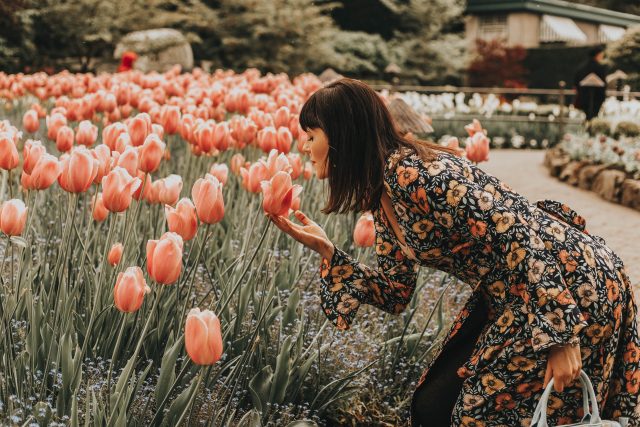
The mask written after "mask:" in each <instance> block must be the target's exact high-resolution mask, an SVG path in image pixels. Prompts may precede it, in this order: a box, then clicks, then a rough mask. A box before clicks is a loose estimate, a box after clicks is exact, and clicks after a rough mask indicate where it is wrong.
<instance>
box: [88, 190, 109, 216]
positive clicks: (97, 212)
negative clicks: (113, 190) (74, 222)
mask: <svg viewBox="0 0 640 427" xmlns="http://www.w3.org/2000/svg"><path fill="white" fill-rule="evenodd" d="M91 203H92V204H93V212H92V215H93V219H94V220H96V221H97V222H102V221H104V220H105V219H107V216H108V215H109V210H108V209H107V208H106V207H105V206H104V201H103V200H102V193H98V195H97V196H93V198H92V200H91Z"/></svg>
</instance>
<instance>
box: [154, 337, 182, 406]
mask: <svg viewBox="0 0 640 427" xmlns="http://www.w3.org/2000/svg"><path fill="white" fill-rule="evenodd" d="M183 339H184V335H181V336H180V338H179V339H178V340H177V341H176V342H175V343H174V344H173V345H172V346H171V347H169V345H171V344H170V343H171V342H172V341H173V332H172V333H171V335H169V340H168V341H167V350H166V351H165V352H164V356H162V362H161V365H160V376H159V377H158V384H157V385H156V391H155V395H156V402H158V404H159V403H160V402H162V401H163V400H164V398H165V397H166V396H167V393H168V392H169V388H170V387H171V385H172V384H173V382H174V381H175V380H176V374H175V367H176V360H177V359H178V356H179V355H180V351H181V350H182V343H183Z"/></svg>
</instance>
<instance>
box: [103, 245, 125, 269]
mask: <svg viewBox="0 0 640 427" xmlns="http://www.w3.org/2000/svg"><path fill="white" fill-rule="evenodd" d="M123 251H124V246H122V243H115V244H114V245H113V246H111V249H110V250H109V254H108V255H107V261H108V262H109V264H110V265H111V266H112V267H115V266H116V265H118V264H120V260H121V259H122V252H123Z"/></svg>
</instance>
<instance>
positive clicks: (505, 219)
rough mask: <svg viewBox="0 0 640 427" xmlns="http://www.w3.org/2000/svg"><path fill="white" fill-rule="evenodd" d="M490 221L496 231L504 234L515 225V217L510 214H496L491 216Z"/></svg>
mask: <svg viewBox="0 0 640 427" xmlns="http://www.w3.org/2000/svg"><path fill="white" fill-rule="evenodd" d="M491 220H492V221H493V222H494V223H495V224H496V231H497V232H498V233H504V232H505V231H507V230H508V229H509V228H511V226H512V225H513V224H515V223H516V216H515V215H514V214H512V213H511V212H496V213H494V214H493V215H491Z"/></svg>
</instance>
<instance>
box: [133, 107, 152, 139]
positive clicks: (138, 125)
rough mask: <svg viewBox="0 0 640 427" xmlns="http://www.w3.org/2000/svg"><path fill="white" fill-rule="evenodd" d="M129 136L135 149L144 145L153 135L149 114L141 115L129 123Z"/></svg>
mask: <svg viewBox="0 0 640 427" xmlns="http://www.w3.org/2000/svg"><path fill="white" fill-rule="evenodd" d="M128 128H129V136H130V137H131V143H132V144H133V146H134V147H137V146H139V145H142V144H143V143H144V140H145V138H146V137H147V136H148V135H149V134H150V133H151V117H149V114H147V113H140V114H138V115H137V116H135V117H134V118H132V119H131V121H130V122H129V126H128Z"/></svg>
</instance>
